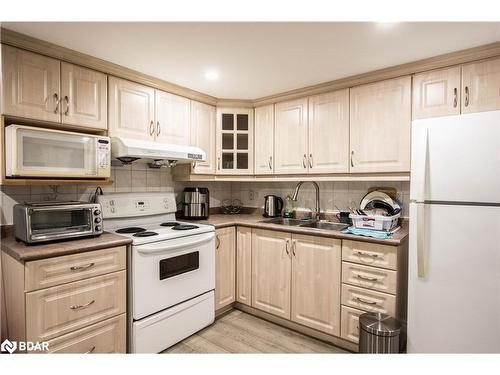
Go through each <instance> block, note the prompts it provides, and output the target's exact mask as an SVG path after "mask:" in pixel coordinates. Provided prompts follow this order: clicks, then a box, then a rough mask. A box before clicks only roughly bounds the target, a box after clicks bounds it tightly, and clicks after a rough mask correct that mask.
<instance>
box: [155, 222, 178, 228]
mask: <svg viewBox="0 0 500 375" xmlns="http://www.w3.org/2000/svg"><path fill="white" fill-rule="evenodd" d="M177 225H181V223H178V222H176V221H167V222H166V223H161V224H160V226H162V227H175V226H177Z"/></svg>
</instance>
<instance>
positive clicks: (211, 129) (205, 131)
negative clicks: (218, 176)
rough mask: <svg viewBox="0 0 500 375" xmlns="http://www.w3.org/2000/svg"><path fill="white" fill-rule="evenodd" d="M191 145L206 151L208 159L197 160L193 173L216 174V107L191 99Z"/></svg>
mask: <svg viewBox="0 0 500 375" xmlns="http://www.w3.org/2000/svg"><path fill="white" fill-rule="evenodd" d="M191 145H192V146H196V147H199V148H201V149H202V150H203V151H205V153H206V156H207V158H206V161H204V162H196V163H194V166H193V168H192V171H191V173H195V174H215V107H213V106H211V105H208V104H203V103H200V102H196V101H194V100H192V101H191Z"/></svg>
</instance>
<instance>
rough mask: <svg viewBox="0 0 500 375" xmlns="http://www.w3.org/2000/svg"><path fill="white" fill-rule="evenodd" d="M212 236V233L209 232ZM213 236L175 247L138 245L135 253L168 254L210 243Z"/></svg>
mask: <svg viewBox="0 0 500 375" xmlns="http://www.w3.org/2000/svg"><path fill="white" fill-rule="evenodd" d="M211 234H212V232H211ZM213 238H214V236H213V235H212V236H209V237H205V238H202V239H200V240H197V241H191V242H186V243H182V244H177V245H170V246H169V245H161V246H159V245H139V246H137V247H136V249H137V251H138V252H139V253H142V254H153V253H164V252H168V251H171V250H180V249H185V248H186V247H191V246H197V245H201V244H203V243H206V242H210V241H211V240H213Z"/></svg>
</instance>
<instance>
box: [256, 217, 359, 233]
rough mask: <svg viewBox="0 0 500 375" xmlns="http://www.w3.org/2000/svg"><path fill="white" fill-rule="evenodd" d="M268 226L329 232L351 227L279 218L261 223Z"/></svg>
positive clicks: (329, 222) (324, 222) (341, 224)
mask: <svg viewBox="0 0 500 375" xmlns="http://www.w3.org/2000/svg"><path fill="white" fill-rule="evenodd" d="M261 222H262V223H267V224H277V225H285V226H289V227H301V228H311V229H321V230H327V231H336V232H338V231H341V230H344V229H346V228H347V227H348V226H349V225H347V224H343V223H333V222H331V221H316V220H307V221H306V220H298V219H286V218H282V217H277V218H274V219H268V220H263V221H261Z"/></svg>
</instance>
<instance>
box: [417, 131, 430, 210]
mask: <svg viewBox="0 0 500 375" xmlns="http://www.w3.org/2000/svg"><path fill="white" fill-rule="evenodd" d="M428 153H429V129H428V128H426V129H425V136H424V154H423V160H422V163H423V165H422V172H423V173H422V176H421V178H420V186H419V188H418V190H419V194H418V197H417V202H424V201H425V188H426V186H427V184H426V182H427V157H428V156H427V154H428ZM422 210H423V209H422ZM422 212H423V211H422Z"/></svg>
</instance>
